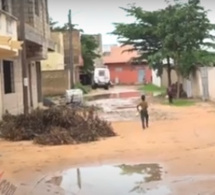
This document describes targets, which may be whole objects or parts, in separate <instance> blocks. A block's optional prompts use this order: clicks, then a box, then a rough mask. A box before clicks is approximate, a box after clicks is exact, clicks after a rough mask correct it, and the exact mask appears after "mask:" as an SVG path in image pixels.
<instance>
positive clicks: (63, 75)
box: [41, 32, 70, 96]
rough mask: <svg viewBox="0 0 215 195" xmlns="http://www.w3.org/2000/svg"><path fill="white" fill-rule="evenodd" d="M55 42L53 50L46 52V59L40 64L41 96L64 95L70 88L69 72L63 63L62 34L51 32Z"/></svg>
mask: <svg viewBox="0 0 215 195" xmlns="http://www.w3.org/2000/svg"><path fill="white" fill-rule="evenodd" d="M51 39H52V40H53V41H54V42H55V50H54V51H49V52H48V58H47V59H46V60H43V61H42V62H41V68H42V83H43V85H42V93H43V96H56V95H62V94H64V93H65V90H66V89H69V88H70V79H69V78H70V74H69V73H70V72H69V69H65V63H64V36H63V32H51Z"/></svg>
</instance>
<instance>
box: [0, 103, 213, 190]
mask: <svg viewBox="0 0 215 195" xmlns="http://www.w3.org/2000/svg"><path fill="white" fill-rule="evenodd" d="M154 107H155V108H159V109H162V110H163V111H166V112H168V110H171V111H172V110H174V111H175V112H177V116H178V118H177V120H165V121H157V122H153V123H152V124H151V126H150V128H149V129H147V130H145V131H143V130H142V129H141V126H140V123H139V122H137V121H129V122H115V123H113V126H114V129H115V131H116V132H117V133H118V135H119V136H117V137H114V138H110V139H106V140H103V141H99V142H94V143H90V144H82V145H74V146H56V147H42V146H37V145H34V144H32V143H30V142H20V143H11V142H6V141H0V148H1V150H0V151H1V152H0V168H1V170H3V171H4V172H5V174H6V175H5V176H6V177H9V178H11V179H13V181H14V182H19V183H26V184H27V183H31V184H32V182H35V181H36V180H38V179H39V178H41V177H42V176H43V175H44V174H48V173H50V172H53V171H59V170H60V169H65V168H69V167H70V168H71V167H77V166H87V165H94V164H95V165H99V164H109V163H124V162H128V163H132V162H135V163H136V162H141V163H145V162H153V163H154V162H156V163H161V164H162V165H164V167H165V168H166V169H167V171H168V175H171V176H185V175H207V174H209V175H211V174H215V166H214V164H215V156H214V155H215V153H214V150H215V139H214V138H215V120H214V117H215V109H214V106H212V105H209V104H199V105H198V106H193V107H187V108H173V107H171V108H170V107H168V106H161V105H155V106H154ZM212 184H213V182H211V186H212ZM202 185H203V184H202ZM205 185H209V183H206V184H205ZM179 189H180V186H179ZM180 190H182V189H180ZM185 192H186V191H185Z"/></svg>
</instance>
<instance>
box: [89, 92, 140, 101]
mask: <svg viewBox="0 0 215 195" xmlns="http://www.w3.org/2000/svg"><path fill="white" fill-rule="evenodd" d="M140 95H141V93H140V92H138V91H128V92H118V93H105V94H96V95H93V96H90V97H87V100H88V101H92V100H100V99H114V98H132V97H140Z"/></svg>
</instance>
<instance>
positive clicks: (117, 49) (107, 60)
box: [103, 46, 139, 64]
mask: <svg viewBox="0 0 215 195" xmlns="http://www.w3.org/2000/svg"><path fill="white" fill-rule="evenodd" d="M132 48H133V47H132V46H123V47H121V46H113V47H111V51H110V55H107V56H103V61H104V64H113V63H127V62H129V61H131V60H132V58H136V57H139V55H138V52H137V51H131V52H130V51H129V52H128V51H125V50H128V49H132Z"/></svg>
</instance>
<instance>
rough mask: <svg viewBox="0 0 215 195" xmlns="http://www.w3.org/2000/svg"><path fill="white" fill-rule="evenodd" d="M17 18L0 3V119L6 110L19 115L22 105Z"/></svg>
mask: <svg viewBox="0 0 215 195" xmlns="http://www.w3.org/2000/svg"><path fill="white" fill-rule="evenodd" d="M21 44H22V43H21V42H19V41H18V36H17V18H15V17H14V16H13V15H12V13H11V9H8V7H6V6H5V5H3V4H2V2H1V1H0V118H1V117H2V115H3V114H4V113H5V111H6V110H8V111H10V112H11V113H19V111H22V110H23V105H22V99H23V94H22V71H21V65H20V63H19V59H18V55H19V51H18V50H20V49H21Z"/></svg>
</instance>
